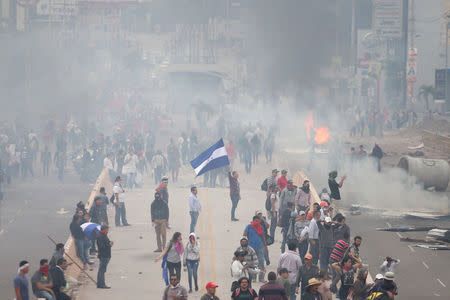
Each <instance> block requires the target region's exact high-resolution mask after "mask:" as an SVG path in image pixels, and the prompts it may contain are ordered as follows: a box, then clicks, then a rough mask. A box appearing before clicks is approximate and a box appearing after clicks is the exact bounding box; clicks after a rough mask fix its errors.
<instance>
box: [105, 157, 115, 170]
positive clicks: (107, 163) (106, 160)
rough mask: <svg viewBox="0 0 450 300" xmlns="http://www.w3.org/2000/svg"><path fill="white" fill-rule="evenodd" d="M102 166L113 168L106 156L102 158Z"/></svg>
mask: <svg viewBox="0 0 450 300" xmlns="http://www.w3.org/2000/svg"><path fill="white" fill-rule="evenodd" d="M103 167H104V168H105V169H108V170H114V166H113V163H112V161H111V160H110V159H109V158H108V157H105V159H104V160H103Z"/></svg>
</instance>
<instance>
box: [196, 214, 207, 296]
mask: <svg viewBox="0 0 450 300" xmlns="http://www.w3.org/2000/svg"><path fill="white" fill-rule="evenodd" d="M197 226H199V227H200V236H201V239H202V240H203V239H204V238H205V236H204V235H203V214H202V213H201V214H199V218H198V224H197ZM205 240H206V239H205ZM204 257H205V243H203V242H200V284H201V288H202V289H203V287H204V286H205V284H206V283H205V263H204V261H206V260H205V258H204Z"/></svg>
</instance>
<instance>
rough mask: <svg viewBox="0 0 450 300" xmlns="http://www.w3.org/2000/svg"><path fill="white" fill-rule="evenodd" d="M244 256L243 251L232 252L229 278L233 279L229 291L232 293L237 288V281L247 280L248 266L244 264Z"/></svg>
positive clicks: (244, 252) (245, 253)
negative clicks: (232, 257) (232, 258)
mask: <svg viewBox="0 0 450 300" xmlns="http://www.w3.org/2000/svg"><path fill="white" fill-rule="evenodd" d="M246 255H247V252H246V251H244V250H242V251H235V252H234V257H235V259H234V260H233V262H232V263H231V277H232V278H233V282H232V283H231V291H234V290H235V289H236V288H238V286H239V285H238V281H239V279H241V278H243V277H246V278H249V271H248V270H249V268H250V265H248V264H246V263H245V256H246Z"/></svg>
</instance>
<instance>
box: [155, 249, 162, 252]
mask: <svg viewBox="0 0 450 300" xmlns="http://www.w3.org/2000/svg"><path fill="white" fill-rule="evenodd" d="M153 252H162V250H161V249H156V250H155V251H153Z"/></svg>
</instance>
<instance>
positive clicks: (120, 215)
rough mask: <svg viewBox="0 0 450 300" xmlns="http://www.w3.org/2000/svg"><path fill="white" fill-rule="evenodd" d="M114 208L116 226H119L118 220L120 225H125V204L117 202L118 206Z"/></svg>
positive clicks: (126, 222)
mask: <svg viewBox="0 0 450 300" xmlns="http://www.w3.org/2000/svg"><path fill="white" fill-rule="evenodd" d="M114 207H115V208H116V226H120V219H122V225H127V224H128V221H127V211H126V209H125V203H123V202H119V205H117V204H115V205H114Z"/></svg>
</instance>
